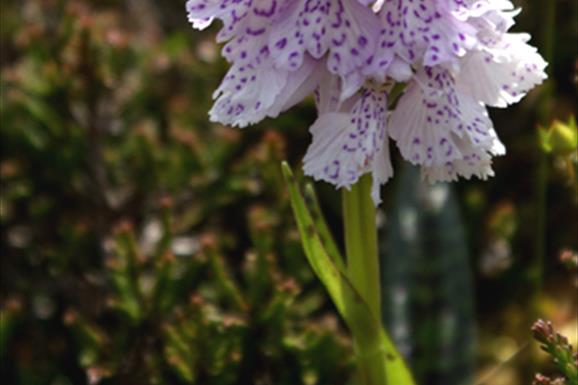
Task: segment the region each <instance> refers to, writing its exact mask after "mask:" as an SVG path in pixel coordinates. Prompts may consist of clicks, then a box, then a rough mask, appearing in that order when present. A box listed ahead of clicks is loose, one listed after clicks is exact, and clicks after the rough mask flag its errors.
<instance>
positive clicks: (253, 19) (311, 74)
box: [187, 0, 547, 204]
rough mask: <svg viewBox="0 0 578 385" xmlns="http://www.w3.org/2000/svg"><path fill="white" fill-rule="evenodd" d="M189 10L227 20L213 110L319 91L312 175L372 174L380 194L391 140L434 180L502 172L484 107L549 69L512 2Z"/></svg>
mask: <svg viewBox="0 0 578 385" xmlns="http://www.w3.org/2000/svg"><path fill="white" fill-rule="evenodd" d="M187 11H188V16H189V20H190V21H191V22H192V24H193V26H194V27H195V28H198V29H203V28H205V27H207V26H208V25H210V24H211V22H212V21H213V20H214V19H219V20H220V21H221V22H222V27H221V30H220V32H219V34H218V35H217V39H218V41H219V42H224V43H225V45H224V48H223V52H222V54H223V56H224V57H225V58H226V59H227V61H229V62H230V63H231V66H230V69H229V71H228V73H227V74H226V76H225V78H224V79H223V81H222V83H221V85H220V86H219V88H218V89H217V90H216V91H215V94H214V97H215V99H216V100H215V104H214V106H213V108H212V109H211V111H210V118H211V120H212V121H215V122H221V123H223V124H230V125H235V126H239V127H244V126H247V125H250V124H254V123H257V122H259V121H261V120H262V119H264V118H266V117H276V116H278V115H279V114H280V113H281V112H283V111H285V110H287V109H289V108H290V107H292V106H293V105H295V104H297V103H299V102H300V101H301V100H303V99H304V98H305V97H307V96H308V95H311V94H315V95H316V102H317V107H318V113H319V116H318V118H317V120H316V121H315V122H314V123H313V125H312V126H311V129H310V131H311V134H312V135H313V141H312V144H311V146H310V148H309V149H308V151H307V154H306V156H305V159H304V169H305V173H306V174H308V175H310V176H312V177H313V178H315V179H318V180H324V181H327V182H329V183H332V184H334V185H335V186H336V187H338V188H340V187H345V188H349V187H350V186H352V185H353V184H354V183H355V182H356V181H357V180H358V179H359V177H360V176H362V175H363V174H366V173H371V174H372V175H373V180H374V191H373V199H374V201H375V202H376V204H377V203H379V201H380V198H379V188H380V186H381V185H382V184H383V183H385V182H386V181H387V180H388V179H389V178H390V177H391V176H392V175H393V169H392V166H391V163H390V159H389V143H388V141H389V139H392V140H393V141H395V143H396V144H397V147H398V148H399V150H400V152H401V155H402V156H403V157H404V158H405V159H406V160H407V161H409V162H411V163H413V164H416V165H419V166H420V167H421V168H422V174H423V176H424V178H426V179H428V180H429V181H431V182H435V181H449V180H455V179H457V178H458V177H459V176H462V177H466V178H470V177H471V176H477V177H479V178H483V179H485V178H487V177H488V176H491V175H493V171H492V168H491V163H492V157H493V156H495V155H501V154H504V153H505V148H504V146H503V145H502V143H501V142H500V140H499V139H498V137H497V135H496V132H495V131H494V128H493V124H492V121H491V120H490V118H489V116H488V112H487V110H486V106H490V107H506V106H508V105H510V104H512V103H516V102H518V101H519V100H520V99H521V98H522V97H523V96H524V95H525V94H526V93H527V92H528V91H529V90H531V89H532V88H533V87H535V86H536V85H538V84H540V83H541V82H542V81H543V80H544V79H545V78H546V74H545V72H544V69H545V67H546V65H547V64H546V62H545V61H544V60H543V59H542V57H541V56H540V55H539V54H538V53H537V50H536V49H535V48H534V47H532V46H530V45H528V44H527V42H528V40H529V36H528V35H526V34H516V33H509V32H508V31H509V29H510V28H511V27H512V26H513V25H514V20H513V18H514V16H515V15H516V14H517V11H516V10H514V7H513V5H512V4H511V3H510V1H509V0H377V1H375V0H189V1H188V2H187ZM396 82H397V83H403V84H404V85H405V90H404V93H403V94H402V96H401V97H400V98H399V100H397V102H396V103H395V105H396V107H395V108H394V109H391V108H390V107H389V106H390V104H391V102H393V101H392V100H390V93H391V91H392V89H393V87H394V85H395V84H396Z"/></svg>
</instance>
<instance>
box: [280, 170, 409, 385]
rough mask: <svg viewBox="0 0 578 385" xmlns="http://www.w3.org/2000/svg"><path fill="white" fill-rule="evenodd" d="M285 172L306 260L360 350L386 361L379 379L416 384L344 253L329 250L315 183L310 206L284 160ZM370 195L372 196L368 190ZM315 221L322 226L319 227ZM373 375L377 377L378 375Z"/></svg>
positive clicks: (331, 247) (331, 244)
mask: <svg viewBox="0 0 578 385" xmlns="http://www.w3.org/2000/svg"><path fill="white" fill-rule="evenodd" d="M283 174H284V176H285V181H286V183H287V186H288V189H289V195H290V197H291V204H292V207H293V213H294V215H295V219H296V221H297V226H298V228H299V233H300V235H301V242H302V244H303V249H304V250H305V255H306V256H307V260H308V261H309V264H310V265H311V267H312V268H313V270H314V271H315V274H317V277H319V279H320V280H321V282H323V284H324V285H325V288H326V289H327V291H328V293H329V295H330V296H331V299H332V300H333V303H334V304H335V306H336V308H337V310H338V311H339V313H340V314H341V316H342V317H343V319H344V320H345V322H346V323H347V325H348V326H349V328H350V330H351V331H352V332H353V333H354V335H355V336H356V338H359V340H360V341H361V342H360V344H361V345H362V346H363V347H364V348H365V349H366V350H364V351H358V352H357V353H358V354H366V355H371V356H375V357H377V358H375V357H371V358H372V360H373V359H377V360H379V361H381V362H382V363H384V364H385V369H386V370H385V376H386V378H384V379H381V380H379V379H378V380H379V382H376V383H387V384H398V385H413V384H414V381H413V378H412V375H411V373H410V372H409V370H408V368H407V366H406V364H405V362H404V360H403V358H402V357H401V356H400V355H399V353H398V352H397V349H396V348H395V345H393V343H392V342H391V339H390V338H389V336H388V335H387V333H386V332H385V330H384V329H383V327H382V325H381V320H380V319H379V318H380V317H379V314H374V312H373V311H372V309H371V308H370V306H369V304H368V299H367V298H365V297H363V295H362V294H361V292H360V291H359V290H358V288H357V287H356V286H355V284H354V283H353V282H352V280H351V277H350V276H349V275H348V273H347V272H346V271H345V270H343V267H342V265H343V262H342V261H343V257H342V256H341V255H340V254H336V255H332V254H329V251H330V250H331V251H333V252H337V251H336V250H337V247H336V246H335V244H334V242H333V240H332V239H331V237H329V234H328V233H327V231H326V229H327V226H326V224H324V220H323V218H322V216H321V215H320V213H321V209H320V208H319V206H318V205H317V199H315V198H314V195H313V192H312V191H313V190H312V187H311V186H308V187H307V190H306V191H307V195H306V196H307V197H308V202H309V204H310V205H312V206H313V207H314V208H313V209H310V208H309V207H308V206H307V203H306V201H305V198H304V197H303V195H302V194H301V192H300V191H299V186H298V184H297V181H296V179H295V176H294V175H293V173H292V171H291V169H290V168H289V166H288V164H287V163H284V164H283ZM367 199H369V194H368V196H367ZM312 213H313V214H312ZM314 217H315V220H314V219H313V218H314ZM369 220H372V218H369ZM316 223H317V224H318V226H319V228H317V227H316V225H315V224H316ZM325 245H327V247H326V246H325ZM367 358H368V357H358V361H359V362H360V363H363V362H364V360H365V359H367ZM364 369H365V368H364ZM378 370H379V368H378ZM372 378H374V379H375V377H372Z"/></svg>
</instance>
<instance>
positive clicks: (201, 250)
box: [0, 0, 578, 385]
mask: <svg viewBox="0 0 578 385" xmlns="http://www.w3.org/2000/svg"><path fill="white" fill-rule="evenodd" d="M516 4H517V5H520V6H522V7H523V9H524V12H523V13H522V14H521V16H520V17H519V18H518V25H517V26H516V27H515V30H517V31H529V32H531V33H532V34H533V36H534V39H533V42H534V44H535V45H538V46H539V47H540V49H541V51H542V52H543V53H544V54H545V56H547V58H548V60H549V61H551V63H552V65H551V66H550V68H549V70H550V71H551V79H550V80H549V81H548V83H547V84H546V85H544V86H542V87H540V88H539V89H537V90H536V91H534V92H532V93H531V94H530V95H529V96H528V97H527V98H526V99H525V100H524V101H523V102H522V103H521V104H519V105H516V106H514V107H512V108H509V109H507V110H493V111H492V116H493V118H494V122H495V125H496V128H497V131H498V133H499V134H500V136H501V138H502V139H503V141H504V143H505V144H506V146H507V147H508V150H509V153H508V155H507V156H505V157H502V158H499V159H497V160H496V162H495V171H496V177H494V178H493V179H491V180H489V181H487V182H481V181H476V180H472V181H461V182H459V183H456V184H454V185H452V186H448V185H438V186H424V185H422V184H421V183H420V182H419V178H418V176H417V175H416V172H415V170H412V169H411V168H409V167H408V166H404V165H403V164H402V162H401V161H399V160H398V159H394V163H395V165H396V172H397V177H396V178H394V179H393V182H390V183H389V184H388V185H387V186H386V187H385V189H384V196H385V199H384V201H385V204H384V205H383V207H382V208H381V212H380V223H381V229H380V231H381V240H382V241H381V249H382V254H383V271H382V275H383V277H384V285H383V286H384V287H383V292H384V293H383V297H384V307H385V311H384V322H385V323H386V324H387V325H388V328H389V329H390V330H391V332H392V334H393V336H394V338H395V339H396V340H397V341H398V344H399V345H400V348H401V349H402V351H403V352H404V353H405V354H406V355H407V356H408V357H409V360H410V362H411V364H412V367H413V368H414V370H415V371H416V375H417V377H418V378H419V380H420V385H421V384H423V385H430V384H431V385H434V384H443V385H454V384H455V385H462V384H463V385H466V384H473V383H476V384H482V383H484V384H491V385H501V384H504V385H518V384H520V385H521V384H529V383H530V382H531V378H532V376H533V373H535V372H536V371H543V372H545V373H548V372H551V371H552V370H553V369H554V368H553V366H552V365H551V364H550V363H548V360H547V357H545V356H544V355H543V354H540V353H539V352H537V349H536V346H535V345H536V344H534V343H533V342H532V339H531V332H530V326H531V324H532V323H533V321H534V320H535V319H536V318H537V317H539V316H540V317H545V318H548V319H551V320H552V321H553V322H554V324H555V325H556V326H557V327H558V328H559V329H560V330H562V331H563V332H564V333H566V334H567V335H568V337H569V338H570V339H571V340H572V341H574V342H576V326H577V324H576V322H577V319H576V306H577V305H576V283H577V279H576V271H575V270H572V269H568V268H567V267H565V265H564V263H563V262H562V261H561V256H564V257H566V258H568V256H570V255H572V253H575V252H576V250H578V239H577V238H578V236H577V234H578V215H577V214H578V211H577V202H578V195H577V187H576V186H577V185H576V153H575V150H572V149H570V150H568V149H563V148H562V149H561V148H560V146H556V143H557V142H556V138H557V136H556V132H557V131H556V132H554V134H552V135H553V136H552V135H551V136H549V135H548V133H549V132H550V131H549V130H550V126H551V123H552V122H553V120H554V119H560V120H561V121H563V122H568V120H569V118H570V116H571V115H575V114H576V81H577V75H576V69H577V63H578V62H577V56H578V55H577V49H576V41H577V34H578V32H577V30H578V27H577V24H578V6H577V3H576V1H573V0H556V1H551V0H544V1H526V2H522V1H517V2H516ZM1 7H2V9H1V18H2V19H1V34H0V41H1V44H2V56H1V81H0V92H1V110H0V123H1V135H2V137H1V139H2V140H1V144H0V146H1V147H0V148H1V150H2V155H1V163H0V176H1V179H2V195H1V201H0V204H1V206H0V226H1V243H2V250H1V273H0V278H1V283H0V287H1V295H0V306H1V318H0V355H1V356H0V358H1V372H0V378H2V379H3V380H4V381H5V383H8V384H23V385H33V384H50V385H66V384H74V385H76V384H135V385H136V384H138V385H146V384H199V385H213V384H217V385H225V384H235V385H247V384H250V385H252V384H255V385H261V384H262V385H268V384H275V385H277V384H280V385H283V384H291V385H295V384H307V385H313V384H320V385H324V384H328V385H339V384H351V382H350V380H349V377H350V375H351V373H352V369H353V365H354V362H353V360H352V357H351V343H350V340H349V338H348V334H347V332H346V330H345V328H344V326H343V324H342V323H341V322H340V321H339V320H338V318H337V316H336V314H335V311H334V309H333V308H332V306H331V304H330V302H329V301H328V299H327V297H326V295H325V292H324V291H323V288H322V287H321V285H320V283H319V282H317V281H316V279H315V278H314V275H313V274H312V272H311V270H310V269H309V267H308V265H307V263H306V260H305V258H304V257H303V255H302V252H301V246H300V243H299V239H298V234H297V231H296V228H295V224H294V222H293V220H292V215H291V210H290V207H289V203H288V199H287V194H286V192H285V187H284V185H283V180H282V177H281V174H280V167H279V165H280V162H281V161H282V160H284V159H288V160H289V161H290V163H292V164H293V165H295V166H296V167H298V165H299V164H300V159H301V157H302V156H303V154H304V152H305V150H306V147H307V144H308V142H309V140H310V138H309V135H308V133H307V128H308V126H309V125H310V124H311V123H312V121H313V120H314V119H315V109H314V106H313V103H312V102H311V101H308V102H306V103H303V104H302V105H301V106H299V107H297V108H294V109H292V110H291V111H290V112H287V113H285V114H283V115H282V117H280V118H278V119H275V120H267V121H265V122H263V123H262V124H260V125H259V126H257V127H251V128H249V129H245V130H238V129H233V128H230V127H223V126H220V125H215V124H211V123H209V121H208V117H207V111H208V110H209V108H210V106H211V94H212V91H213V90H214V89H215V88H216V87H217V85H218V83H219V81H220V78H221V77H222V76H223V74H224V72H225V71H226V68H227V65H226V63H224V62H223V60H221V59H220V58H219V47H218V46H217V45H216V44H215V43H214V34H215V32H216V30H217V29H216V28H215V27H212V28H211V29H210V30H208V31H205V32H203V33H198V32H193V31H192V29H191V28H190V26H189V24H188V23H187V20H186V14H185V11H184V0H164V1H152V0H116V1H114V0H101V1H96V0H93V1H89V0H78V1H62V0H19V1H16V0H3V2H2V4H1ZM554 8H555V11H556V15H555V17H554V18H550V19H549V16H548V15H549V12H550V11H551V10H552V9H554ZM540 126H541V127H543V129H544V131H539V129H538V128H539V127H540ZM540 132H542V133H543V134H542V135H540V134H539V133H540ZM552 137H553V138H554V140H553V141H554V148H553V149H552V151H547V150H548V145H551V144H552ZM317 190H318V194H319V197H320V200H321V202H322V206H323V208H324V209H325V215H326V217H327V220H328V222H329V224H330V226H331V227H332V229H333V231H334V232H335V235H336V237H337V238H338V239H339V237H340V234H341V231H342V230H341V219H340V217H341V213H340V207H339V206H340V196H339V194H338V193H337V192H336V191H335V190H334V189H333V188H332V187H330V186H328V185H323V184H320V185H318V186H317ZM562 259H564V258H562ZM476 381H477V382H476Z"/></svg>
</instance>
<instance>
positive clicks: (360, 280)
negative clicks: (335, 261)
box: [343, 175, 387, 385]
mask: <svg viewBox="0 0 578 385" xmlns="http://www.w3.org/2000/svg"><path fill="white" fill-rule="evenodd" d="M371 182H372V179H371V176H370V175H366V176H364V177H362V178H361V179H360V180H359V182H358V183H356V184H355V185H354V186H353V187H352V188H351V191H347V190H344V192H343V220H344V229H345V249H346V254H347V274H348V276H349V279H350V280H351V282H352V284H353V286H355V287H356V288H357V290H358V291H359V293H360V294H361V296H362V297H363V298H364V299H365V301H366V302H367V304H368V305H369V308H370V310H371V313H372V314H373V315H374V316H375V317H376V320H379V319H380V314H381V299H380V282H379V260H378V253H377V229H376V225H375V220H376V212H375V206H374V204H373V201H372V200H371ZM375 326H376V327H375V329H376V330H368V329H367V328H362V327H355V325H352V334H353V341H354V345H355V351H356V354H357V363H358V368H359V375H360V378H361V381H362V384H363V385H386V384H387V377H386V372H385V364H386V360H385V359H384V355H383V352H381V345H380V342H379V331H380V329H379V328H380V327H381V326H380V325H379V324H376V325H375Z"/></svg>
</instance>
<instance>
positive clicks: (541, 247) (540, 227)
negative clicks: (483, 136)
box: [530, 0, 556, 316]
mask: <svg viewBox="0 0 578 385" xmlns="http://www.w3.org/2000/svg"><path fill="white" fill-rule="evenodd" d="M542 9H543V10H544V15H543V17H544V19H545V20H544V24H543V30H542V42H541V43H542V44H541V45H542V53H543V56H544V58H545V59H546V61H548V63H549V65H548V68H547V69H546V71H547V72H548V75H549V76H550V80H549V81H547V82H546V83H545V84H544V87H543V91H542V95H541V98H540V101H539V106H538V114H539V120H540V122H541V123H542V124H546V123H547V122H548V121H549V120H550V119H551V115H552V100H553V97H552V96H553V87H554V84H553V81H552V79H551V77H552V66H553V61H554V40H555V31H556V2H555V1H551V0H542ZM538 151H539V154H538V157H539V158H538V167H537V170H536V191H537V193H536V238H535V242H536V243H535V256H534V263H533V264H532V267H531V268H530V280H531V282H532V283H533V286H534V290H533V300H532V302H533V303H534V306H537V304H539V297H540V296H541V295H542V280H543V276H544V260H545V256H546V222H547V202H548V178H549V170H548V163H549V156H548V154H547V153H546V151H543V150H542V149H539V150H538ZM534 313H535V314H534V316H536V315H539V310H538V309H537V308H535V309H534Z"/></svg>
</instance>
